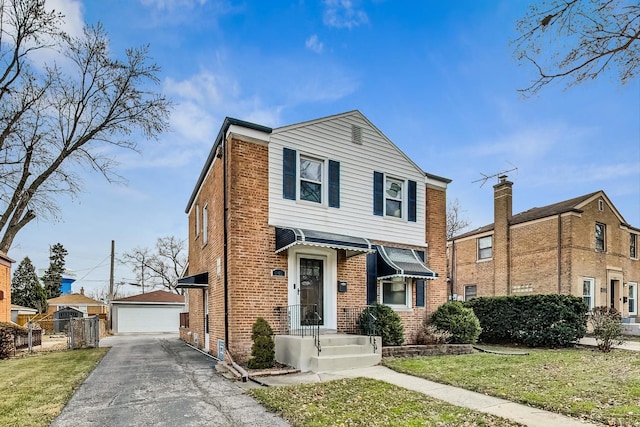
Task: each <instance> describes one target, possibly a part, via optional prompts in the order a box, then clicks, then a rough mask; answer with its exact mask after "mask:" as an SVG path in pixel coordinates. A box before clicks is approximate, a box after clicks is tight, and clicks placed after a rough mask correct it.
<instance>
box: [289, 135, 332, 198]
mask: <svg viewBox="0 0 640 427" xmlns="http://www.w3.org/2000/svg"><path fill="white" fill-rule="evenodd" d="M282 197H283V198H284V199H288V200H304V201H306V202H312V203H317V204H319V205H325V206H329V207H330V208H339V207H340V162H339V161H336V160H330V159H326V160H325V159H321V158H317V157H313V156H307V155H305V154H299V153H298V152H297V151H296V150H293V149H291V148H286V147H285V148H283V151H282Z"/></svg>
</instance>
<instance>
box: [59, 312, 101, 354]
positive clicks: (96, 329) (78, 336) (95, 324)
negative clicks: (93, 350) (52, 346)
mask: <svg viewBox="0 0 640 427" xmlns="http://www.w3.org/2000/svg"><path fill="white" fill-rule="evenodd" d="M67 337H68V340H69V348H70V349H72V350H74V349H77V348H89V347H98V346H99V344H100V318H99V316H97V315H96V316H91V317H76V318H71V319H69V325H68V330H67Z"/></svg>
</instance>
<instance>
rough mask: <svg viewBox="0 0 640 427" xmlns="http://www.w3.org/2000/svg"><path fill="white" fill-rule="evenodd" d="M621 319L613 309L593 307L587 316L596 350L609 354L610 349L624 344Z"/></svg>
mask: <svg viewBox="0 0 640 427" xmlns="http://www.w3.org/2000/svg"><path fill="white" fill-rule="evenodd" d="M621 320H622V317H621V316H620V313H619V312H618V310H616V309H615V308H613V307H595V308H594V309H593V311H592V313H591V316H589V324H590V325H591V327H592V328H593V335H594V336H595V338H596V343H597V344H598V349H599V350H600V351H602V352H604V353H609V352H610V351H611V347H612V346H614V345H620V344H622V343H624V339H623V335H622V324H621Z"/></svg>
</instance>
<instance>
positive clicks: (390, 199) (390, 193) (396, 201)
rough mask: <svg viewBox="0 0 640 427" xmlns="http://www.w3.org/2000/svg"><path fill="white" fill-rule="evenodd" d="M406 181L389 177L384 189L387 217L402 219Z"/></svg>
mask: <svg viewBox="0 0 640 427" xmlns="http://www.w3.org/2000/svg"><path fill="white" fill-rule="evenodd" d="M403 187H404V181H400V180H399V179H395V178H389V177H387V179H386V182H385V185H384V188H385V191H384V200H385V211H384V213H385V215H386V216H394V217H396V218H402V195H403Z"/></svg>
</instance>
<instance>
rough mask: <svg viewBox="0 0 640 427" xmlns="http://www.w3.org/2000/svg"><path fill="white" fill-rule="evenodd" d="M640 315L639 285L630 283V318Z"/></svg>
mask: <svg viewBox="0 0 640 427" xmlns="http://www.w3.org/2000/svg"><path fill="white" fill-rule="evenodd" d="M637 315H638V284H637V283H631V282H630V283H629V316H637Z"/></svg>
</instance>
